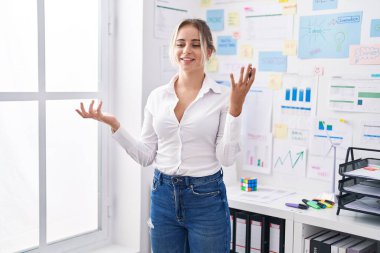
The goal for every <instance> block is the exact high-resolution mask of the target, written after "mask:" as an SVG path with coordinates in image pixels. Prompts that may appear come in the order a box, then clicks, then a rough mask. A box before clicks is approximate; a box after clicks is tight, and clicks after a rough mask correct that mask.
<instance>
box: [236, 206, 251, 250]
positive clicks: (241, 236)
mask: <svg viewBox="0 0 380 253" xmlns="http://www.w3.org/2000/svg"><path fill="white" fill-rule="evenodd" d="M249 238H250V237H249V214H248V213H246V212H237V213H236V241H235V242H236V243H235V252H236V253H249Z"/></svg>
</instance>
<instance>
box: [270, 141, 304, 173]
mask: <svg viewBox="0 0 380 253" xmlns="http://www.w3.org/2000/svg"><path fill="white" fill-rule="evenodd" d="M306 157H307V153H306V147H303V146H297V145H294V144H293V145H292V144H291V142H289V141H279V140H276V141H275V144H274V149H273V164H274V166H273V171H275V172H279V173H284V174H291V175H305V170H306Z"/></svg>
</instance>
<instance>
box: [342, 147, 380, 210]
mask: <svg viewBox="0 0 380 253" xmlns="http://www.w3.org/2000/svg"><path fill="white" fill-rule="evenodd" d="M355 150H360V151H368V152H371V154H373V152H379V156H380V150H376V149H366V148H357V147H349V148H348V149H347V155H346V161H345V163H343V164H340V165H339V175H341V176H342V179H341V180H339V184H338V189H339V196H338V210H337V213H336V214H337V215H339V212H340V209H344V210H350V211H354V212H360V213H365V214H372V215H377V216H380V180H378V179H373V178H369V177H365V176H362V175H350V172H352V171H354V170H357V169H361V168H363V167H366V166H368V165H370V164H372V165H373V164H375V165H380V159H377V158H365V159H362V158H360V159H356V160H355V159H354V151H355ZM350 158H351V159H350Z"/></svg>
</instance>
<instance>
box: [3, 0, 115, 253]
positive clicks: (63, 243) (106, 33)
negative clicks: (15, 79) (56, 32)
mask: <svg viewBox="0 0 380 253" xmlns="http://www.w3.org/2000/svg"><path fill="white" fill-rule="evenodd" d="M112 2H113V1H112V0H98V1H96V2H94V3H97V4H99V67H98V69H99V79H98V80H99V84H98V85H99V86H98V87H99V89H98V92H46V89H45V29H44V27H45V13H44V0H37V19H38V21H37V25H38V91H37V92H0V102H3V101H7V102H13V101H38V122H39V128H38V129H39V133H38V134H39V143H38V144H39V158H38V159H39V246H38V247H37V248H31V249H23V250H22V251H20V252H28V253H37V252H38V253H53V252H54V253H56V252H77V251H78V252H83V248H95V247H96V246H101V245H104V244H107V243H108V242H109V239H110V236H109V235H110V233H109V231H110V228H109V227H110V203H109V201H110V197H109V195H110V194H109V193H110V189H109V185H110V184H109V178H110V177H109V170H108V166H109V163H108V147H109V138H107V136H109V133H107V132H106V131H107V130H108V131H109V129H106V128H104V127H99V132H98V136H99V139H98V140H99V145H98V147H99V148H98V155H99V156H98V158H99V160H98V166H99V167H98V173H99V181H98V186H99V188H98V193H99V194H98V201H99V202H98V203H99V204H98V229H97V230H95V231H90V232H87V233H85V234H80V235H74V236H73V237H70V238H67V239H62V240H59V241H56V242H53V243H49V244H48V243H47V238H46V229H47V224H46V101H48V100H69V99H80V100H85V99H99V100H102V101H104V105H105V108H104V110H108V108H107V105H109V95H110V94H111V93H110V91H111V87H110V83H112V82H111V75H110V73H111V70H112V64H111V58H112V57H113V55H112V44H113V43H112V36H111V35H112V31H111V24H112V23H113V6H112V4H113V3H112ZM73 8H75V6H73ZM73 113H75V112H73ZM94 124H95V122H94Z"/></svg>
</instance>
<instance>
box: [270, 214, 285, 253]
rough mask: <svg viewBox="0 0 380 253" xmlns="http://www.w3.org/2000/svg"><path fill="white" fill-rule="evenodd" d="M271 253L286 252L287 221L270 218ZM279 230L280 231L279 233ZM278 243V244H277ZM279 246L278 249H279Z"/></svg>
mask: <svg viewBox="0 0 380 253" xmlns="http://www.w3.org/2000/svg"><path fill="white" fill-rule="evenodd" d="M268 224H269V226H268V227H269V228H268V230H269V252H273V253H284V252H285V220H284V219H280V218H276V217H269V222H268ZM277 229H278V231H277ZM277 242H278V243H277ZM277 245H278V247H277Z"/></svg>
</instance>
